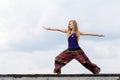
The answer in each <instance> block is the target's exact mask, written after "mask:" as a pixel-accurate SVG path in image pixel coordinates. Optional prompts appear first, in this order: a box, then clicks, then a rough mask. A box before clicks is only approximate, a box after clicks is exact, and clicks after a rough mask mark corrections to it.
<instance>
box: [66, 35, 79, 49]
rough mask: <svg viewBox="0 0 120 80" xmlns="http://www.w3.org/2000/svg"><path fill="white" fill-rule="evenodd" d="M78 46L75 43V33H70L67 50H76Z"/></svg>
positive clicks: (76, 42)
mask: <svg viewBox="0 0 120 80" xmlns="http://www.w3.org/2000/svg"><path fill="white" fill-rule="evenodd" d="M78 49H80V46H79V44H78V41H77V35H76V33H72V34H71V35H70V36H69V38H68V50H78Z"/></svg>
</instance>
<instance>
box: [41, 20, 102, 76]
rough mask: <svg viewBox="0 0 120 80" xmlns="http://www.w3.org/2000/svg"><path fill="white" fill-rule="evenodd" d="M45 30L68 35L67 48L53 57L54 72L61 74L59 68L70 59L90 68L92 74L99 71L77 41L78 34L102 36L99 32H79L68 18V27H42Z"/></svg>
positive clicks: (74, 22)
mask: <svg viewBox="0 0 120 80" xmlns="http://www.w3.org/2000/svg"><path fill="white" fill-rule="evenodd" d="M43 28H44V29H46V30H52V31H60V32H63V33H66V34H67V37H68V49H66V50H64V51H63V52H62V53H60V54H59V55H58V56H56V58H55V68H54V73H57V74H61V68H62V67H63V66H65V65H66V64H67V63H69V62H70V61H71V60H72V59H76V60H77V61H79V62H80V63H81V64H82V65H83V66H84V67H85V68H87V69H88V70H90V71H91V72H92V73H93V74H98V73H99V72H100V67H98V66H97V65H96V64H94V63H92V62H91V61H90V60H89V58H88V57H87V56H86V54H85V53H84V51H83V50H82V49H81V48H80V46H79V44H78V41H79V38H80V35H90V36H98V37H103V36H104V35H101V34H93V33H87V32H81V31H79V29H78V25H77V22H76V21H75V20H70V21H69V24H68V29H57V28H48V27H43Z"/></svg>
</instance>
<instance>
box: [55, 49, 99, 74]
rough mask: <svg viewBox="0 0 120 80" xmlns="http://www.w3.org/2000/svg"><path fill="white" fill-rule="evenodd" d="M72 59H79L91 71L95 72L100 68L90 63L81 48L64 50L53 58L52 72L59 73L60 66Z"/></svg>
mask: <svg viewBox="0 0 120 80" xmlns="http://www.w3.org/2000/svg"><path fill="white" fill-rule="evenodd" d="M72 59H76V60H77V61H79V62H80V63H81V64H82V65H83V66H84V67H85V68H87V69H88V70H90V71H91V72H92V73H94V74H97V73H99V72H100V68H99V67H98V66H97V65H96V64H94V63H92V62H91V61H90V60H89V59H88V57H87V56H86V55H85V53H84V52H83V50H82V49H80V50H74V51H72V50H65V51H63V52H62V53H61V54H59V55H58V56H57V57H56V58H55V68H54V73H57V74H60V73H61V68H62V67H63V66H65V65H66V64H67V63H69V62H70V61H71V60H72Z"/></svg>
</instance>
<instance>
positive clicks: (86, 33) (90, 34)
mask: <svg viewBox="0 0 120 80" xmlns="http://www.w3.org/2000/svg"><path fill="white" fill-rule="evenodd" d="M80 34H81V35H88V36H98V37H103V36H104V35H102V34H95V33H88V32H80Z"/></svg>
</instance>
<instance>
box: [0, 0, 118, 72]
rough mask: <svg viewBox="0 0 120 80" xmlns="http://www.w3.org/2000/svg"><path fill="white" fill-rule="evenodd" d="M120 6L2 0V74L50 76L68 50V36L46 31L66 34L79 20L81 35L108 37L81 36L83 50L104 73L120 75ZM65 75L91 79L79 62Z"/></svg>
mask: <svg viewBox="0 0 120 80" xmlns="http://www.w3.org/2000/svg"><path fill="white" fill-rule="evenodd" d="M119 4H120V1H119V0H84V1H83V0H69V1H67V0H51V1H50V0H0V7H1V8H0V55H1V56H0V64H1V65H0V69H1V70H0V73H3V74H12V73H16V74H19V73H23V74H33V73H34V74H36V73H38V74H49V73H50V74H51V73H53V69H54V58H55V57H56V56H57V55H58V54H59V53H61V52H62V51H63V50H65V49H67V45H68V44H67V36H66V34H64V33H60V32H53V31H47V30H44V29H43V28H42V26H47V27H54V28H61V29H64V28H67V25H68V21H69V20H70V19H75V20H76V21H77V22H78V25H79V29H80V31H85V32H92V33H98V34H104V35H105V37H103V38H100V37H92V36H81V39H80V41H79V44H80V46H81V48H82V49H83V50H84V51H85V53H86V55H87V56H88V57H89V58H90V60H91V61H92V62H93V63H95V64H97V65H98V66H100V67H101V69H102V71H101V73H120V69H119V68H120V63H119V61H120V54H119V52H120V51H119V50H120V35H119V34H120V32H119V30H120V16H119V14H120V5H119ZM62 73H65V74H67V73H70V74H74V73H78V74H81V73H91V72H90V71H88V70H87V69H85V68H84V67H83V66H82V65H81V64H80V63H78V62H77V61H76V60H73V61H71V62H70V63H69V64H67V65H66V66H65V67H63V68H62Z"/></svg>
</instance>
